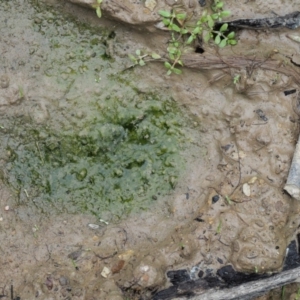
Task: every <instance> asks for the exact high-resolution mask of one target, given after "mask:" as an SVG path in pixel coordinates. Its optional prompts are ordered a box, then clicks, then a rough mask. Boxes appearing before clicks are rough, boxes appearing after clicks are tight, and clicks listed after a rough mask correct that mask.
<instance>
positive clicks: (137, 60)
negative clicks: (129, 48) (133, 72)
mask: <svg viewBox="0 0 300 300" xmlns="http://www.w3.org/2000/svg"><path fill="white" fill-rule="evenodd" d="M128 56H129V58H130V60H131V61H132V62H133V65H132V67H133V66H136V65H140V66H141V67H143V66H145V65H146V61H147V60H149V59H159V58H161V56H160V55H158V54H157V53H154V52H153V53H151V54H149V53H143V52H142V51H141V50H140V49H137V50H136V51H135V55H132V54H129V55H128Z"/></svg>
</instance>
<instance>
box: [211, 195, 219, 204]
mask: <svg viewBox="0 0 300 300" xmlns="http://www.w3.org/2000/svg"><path fill="white" fill-rule="evenodd" d="M219 199H220V196H219V195H215V196H213V197H212V203H213V204H214V203H216V202H218V201H219Z"/></svg>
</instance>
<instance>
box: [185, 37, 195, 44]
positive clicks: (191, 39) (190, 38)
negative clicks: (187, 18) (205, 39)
mask: <svg viewBox="0 0 300 300" xmlns="http://www.w3.org/2000/svg"><path fill="white" fill-rule="evenodd" d="M194 39H195V36H194V35H190V37H189V38H188V40H187V41H186V43H187V44H188V45H189V44H191V43H192V42H193V40H194Z"/></svg>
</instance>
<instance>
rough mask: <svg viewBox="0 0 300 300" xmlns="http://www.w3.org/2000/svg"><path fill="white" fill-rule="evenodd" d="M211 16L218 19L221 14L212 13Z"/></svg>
mask: <svg viewBox="0 0 300 300" xmlns="http://www.w3.org/2000/svg"><path fill="white" fill-rule="evenodd" d="M211 17H212V18H213V19H214V20H217V19H218V18H219V14H212V15H211Z"/></svg>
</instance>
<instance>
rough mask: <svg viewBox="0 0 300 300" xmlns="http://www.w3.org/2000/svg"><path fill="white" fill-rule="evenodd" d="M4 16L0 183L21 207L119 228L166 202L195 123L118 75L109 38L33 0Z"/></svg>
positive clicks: (6, 8) (6, 7) (11, 6)
mask: <svg viewBox="0 0 300 300" xmlns="http://www.w3.org/2000/svg"><path fill="white" fill-rule="evenodd" d="M21 7H22V9H20V8H21ZM58 8H59V7H58ZM1 9H2V12H3V14H2V18H1V19H2V24H3V26H2V32H1V35H2V39H3V41H4V42H6V44H5V45H6V47H5V48H4V49H3V52H4V54H3V55H2V57H1V62H2V74H1V79H2V84H3V88H2V90H1V100H2V103H1V105H0V109H1V111H2V118H1V152H2V153H3V157H2V177H3V180H4V182H5V183H6V184H8V185H9V187H10V188H12V189H13V191H14V193H15V194H16V197H17V203H18V205H25V206H29V207H35V208H37V209H38V211H40V212H42V213H55V211H56V212H68V213H76V212H89V213H92V214H94V215H96V216H98V217H100V218H103V217H104V216H105V217H107V213H108V212H109V213H110V214H111V216H114V218H115V219H116V218H121V217H122V216H123V215H127V214H128V213H129V212H131V211H138V210H140V209H143V210H145V209H147V208H148V207H149V205H151V203H153V202H155V201H156V200H161V199H162V197H163V196H164V195H166V194H167V193H170V192H171V191H172V190H173V189H174V188H175V186H176V184H177V181H178V178H180V176H181V174H182V171H183V170H184V169H185V168H184V165H185V162H184V159H183V156H182V154H183V151H184V149H186V148H187V147H186V145H187V143H183V141H184V140H185V141H186V139H189V138H192V135H191V134H190V133H188V132H187V130H186V129H185V127H186V128H188V126H191V124H192V123H191V122H189V121H188V119H187V118H186V117H185V116H184V112H183V111H180V109H179V108H178V107H177V105H176V103H175V102H174V101H173V100H172V99H171V98H170V97H165V96H162V95H155V94H153V93H141V92H140V91H139V90H138V89H137V88H136V87H135V86H134V82H135V81H136V80H137V79H136V78H135V77H134V76H133V75H129V74H128V73H127V74H126V75H125V74H122V73H121V72H120V71H121V70H122V64H124V62H122V61H121V60H120V59H118V60H117V61H116V60H114V59H112V58H110V57H109V56H108V54H107V51H106V46H107V43H108V41H109V39H111V36H113V33H112V32H109V30H108V29H105V28H100V27H97V28H95V27H94V28H92V27H90V26H88V25H87V24H85V23H80V22H78V21H75V19H72V18H71V16H66V15H64V14H62V13H59V11H58V10H57V9H54V8H51V7H48V8H47V9H46V8H45V7H43V8H42V7H40V6H39V5H37V4H36V3H35V2H34V1H32V2H31V3H30V4H27V3H23V2H22V3H19V2H18V1H13V2H9V3H2V8H1ZM12 36H13V37H12ZM20 36H22V39H19V37H20ZM11 49H12V51H11ZM189 123H190V124H189ZM189 135H190V137H189ZM194 135H195V133H194Z"/></svg>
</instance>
